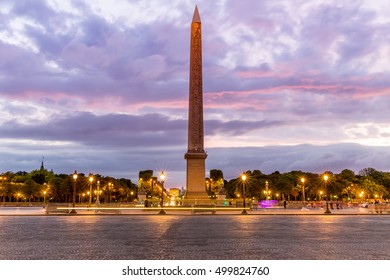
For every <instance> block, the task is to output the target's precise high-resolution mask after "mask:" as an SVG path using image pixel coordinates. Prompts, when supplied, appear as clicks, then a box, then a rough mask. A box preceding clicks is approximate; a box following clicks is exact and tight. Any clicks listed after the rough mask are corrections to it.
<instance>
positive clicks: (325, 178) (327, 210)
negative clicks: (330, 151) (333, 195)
mask: <svg viewBox="0 0 390 280" xmlns="http://www.w3.org/2000/svg"><path fill="white" fill-rule="evenodd" d="M328 179H329V176H328V175H326V174H325V175H324V183H325V194H326V210H325V212H324V214H332V212H330V210H329V196H328V191H327V189H326V183H327V182H328Z"/></svg>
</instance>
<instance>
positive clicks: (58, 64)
mask: <svg viewBox="0 0 390 280" xmlns="http://www.w3.org/2000/svg"><path fill="white" fill-rule="evenodd" d="M196 4H197V5H198V8H199V12H200V17H201V20H202V29H203V87H204V88H203V90H204V120H205V149H206V150H207V153H208V158H207V160H206V169H207V170H210V169H221V170H223V171H224V174H225V178H226V179H232V178H235V177H238V176H239V175H240V172H242V171H244V170H247V169H250V170H253V169H259V170H261V171H262V172H263V173H267V174H268V173H271V172H274V171H276V170H278V171H280V172H288V171H291V170H302V171H310V172H318V173H321V172H324V171H326V170H330V171H333V172H339V171H341V170H342V169H345V168H348V169H351V170H353V171H355V172H358V171H359V170H360V169H362V168H366V167H373V168H375V169H378V170H382V171H390V160H389V159H390V5H389V2H388V1H387V0H382V1H371V0H362V1H346V0H344V1H343V0H341V1H340V0H329V1H325V0H324V1H304V0H284V1H283V0H280V1H274V0H272V1H271V0H269V1H266V0H265V1H257V0H240V1H236V0H214V1H206V0H203V1H202V0H199V1H192V0H188V1H186V0H171V1H163V0H149V1H132V0H128V1H125V0H119V1H108V0H100V1H95V0H94V1H92V0H74V1H66V0H65V1H64V0H46V1H41V0H36V1H23V0H20V1H19V0H18V1H11V0H1V1H0V173H2V172H5V171H13V172H16V171H19V170H25V171H31V170H33V169H37V168H39V166H40V164H41V160H42V157H43V156H44V157H45V167H46V168H47V169H49V170H50V169H53V171H54V172H55V173H67V174H70V173H72V172H74V170H77V171H78V172H83V173H90V172H92V173H99V174H102V175H104V176H113V177H125V178H130V179H131V180H133V181H136V180H137V179H138V172H139V171H140V170H144V169H153V170H154V171H155V174H157V173H158V172H159V171H160V170H164V171H165V172H166V173H167V179H166V185H167V187H177V186H184V185H185V169H186V163H185V160H184V154H185V153H186V151H187V114H188V78H189V43H190V24H191V19H192V14H193V12H194V8H195V5H196Z"/></svg>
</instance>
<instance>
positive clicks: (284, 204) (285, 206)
mask: <svg viewBox="0 0 390 280" xmlns="http://www.w3.org/2000/svg"><path fill="white" fill-rule="evenodd" d="M283 207H284V209H286V208H287V201H286V200H284V201H283Z"/></svg>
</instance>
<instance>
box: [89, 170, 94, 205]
mask: <svg viewBox="0 0 390 280" xmlns="http://www.w3.org/2000/svg"><path fill="white" fill-rule="evenodd" d="M92 182H93V176H92V174H90V175H89V183H90V184H89V193H88V194H89V202H88V207H91V204H92Z"/></svg>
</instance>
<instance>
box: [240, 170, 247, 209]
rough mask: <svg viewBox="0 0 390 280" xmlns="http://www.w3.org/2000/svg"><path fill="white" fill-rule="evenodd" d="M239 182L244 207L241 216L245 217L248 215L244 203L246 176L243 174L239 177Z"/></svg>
mask: <svg viewBox="0 0 390 280" xmlns="http://www.w3.org/2000/svg"><path fill="white" fill-rule="evenodd" d="M241 180H242V201H243V202H244V203H243V205H244V209H243V210H242V212H241V214H243V215H246V214H248V213H247V212H246V209H245V208H246V201H245V198H246V197H245V180H246V175H245V174H242V176H241Z"/></svg>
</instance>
